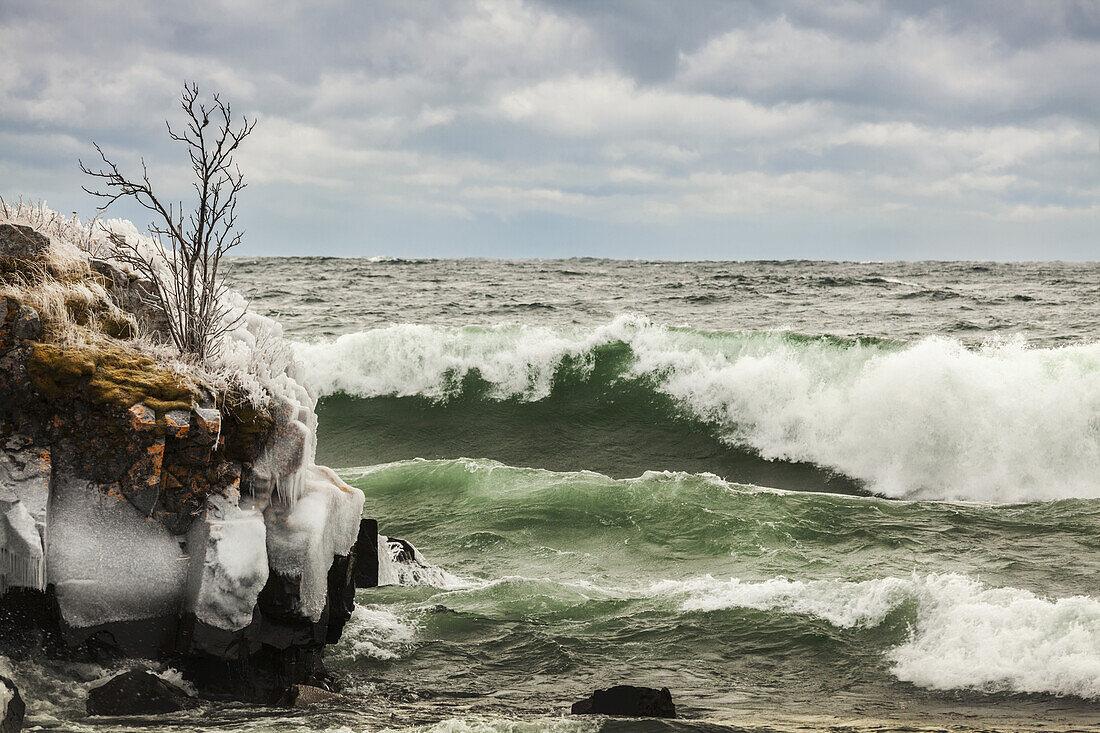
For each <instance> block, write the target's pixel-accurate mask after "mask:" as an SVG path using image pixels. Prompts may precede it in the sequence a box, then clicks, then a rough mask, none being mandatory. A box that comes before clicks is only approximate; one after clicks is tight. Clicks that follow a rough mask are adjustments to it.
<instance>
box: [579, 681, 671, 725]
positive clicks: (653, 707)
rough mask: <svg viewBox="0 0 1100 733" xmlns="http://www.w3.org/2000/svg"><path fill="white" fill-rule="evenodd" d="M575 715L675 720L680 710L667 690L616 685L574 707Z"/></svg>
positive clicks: (664, 688) (663, 688) (593, 694)
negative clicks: (677, 711)
mask: <svg viewBox="0 0 1100 733" xmlns="http://www.w3.org/2000/svg"><path fill="white" fill-rule="evenodd" d="M570 712H571V713H572V714H573V715H623V716H628V717H631V718H675V717H676V706H675V705H673V704H672V693H671V692H669V691H668V688H667V687H662V688H661V689H660V690H656V689H653V688H652V687H634V686H632V685H616V686H615V687H611V688H608V689H606V690H596V691H595V692H593V693H592V696H591V697H589V698H586V699H584V700H578V701H577V702H575V703H573V707H572V708H571V709H570Z"/></svg>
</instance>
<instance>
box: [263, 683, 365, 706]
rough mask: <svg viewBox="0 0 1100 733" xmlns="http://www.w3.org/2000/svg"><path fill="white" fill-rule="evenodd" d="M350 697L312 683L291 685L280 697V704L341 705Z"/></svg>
mask: <svg viewBox="0 0 1100 733" xmlns="http://www.w3.org/2000/svg"><path fill="white" fill-rule="evenodd" d="M347 701H348V699H347V698H346V697H344V696H343V695H337V694H336V693H335V692H329V691H328V690H323V689H321V688H320V687H313V686H312V685H291V686H290V687H289V688H287V691H286V692H285V693H283V696H282V697H281V698H280V699H279V706H280V707H284V708H307V707H310V706H311V705H339V704H340V703H346V702H347Z"/></svg>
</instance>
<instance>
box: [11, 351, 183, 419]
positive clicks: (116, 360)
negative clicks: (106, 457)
mask: <svg viewBox="0 0 1100 733" xmlns="http://www.w3.org/2000/svg"><path fill="white" fill-rule="evenodd" d="M27 371H28V373H29V375H30V378H31V383H32V384H33V385H34V388H35V389H36V390H37V391H38V392H39V394H41V395H42V396H43V397H45V398H46V399H47V400H50V401H56V400H59V399H61V398H62V397H63V396H64V395H65V394H67V393H69V392H71V391H72V390H76V389H80V388H81V387H82V386H83V387H84V389H85V390H86V392H87V395H88V397H89V398H90V399H91V400H92V402H94V403H96V404H99V405H112V406H115V407H117V408H119V409H121V410H127V409H129V408H130V407H131V406H132V405H135V404H138V403H143V404H145V405H148V406H149V407H150V408H152V409H153V410H154V411H156V413H157V415H158V416H161V415H163V414H164V413H165V412H168V411H169V410H189V409H191V406H192V404H194V403H195V402H196V400H198V399H199V395H200V391H199V386H198V385H197V384H196V383H195V382H194V380H192V379H191V378H190V377H187V376H186V375H183V374H180V373H178V372H174V371H171V370H169V369H166V368H164V367H163V366H161V365H159V364H157V363H156V362H155V361H154V360H153V359H152V358H150V357H148V356H146V355H144V354H141V353H140V352H137V351H135V350H133V349H127V348H123V347H119V346H114V345H98V346H63V345H60V344H48V343H38V344H35V345H34V347H33V349H32V350H31V354H30V356H29V358H28V359H27Z"/></svg>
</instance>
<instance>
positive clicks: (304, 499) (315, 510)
mask: <svg viewBox="0 0 1100 733" xmlns="http://www.w3.org/2000/svg"><path fill="white" fill-rule="evenodd" d="M303 473H304V475H303V476H302V477H301V478H300V479H299V480H300V481H301V488H300V489H299V492H298V499H297V501H295V502H294V503H290V502H289V501H273V502H272V503H271V505H270V506H269V507H268V508H267V510H266V511H265V512H264V518H265V521H266V524H267V551H268V557H269V558H270V561H271V567H272V568H274V569H275V570H277V571H278V572H279V573H281V574H283V575H285V576H287V577H290V578H297V579H299V580H300V586H299V587H300V596H299V604H300V605H299V611H300V613H301V614H302V615H303V616H305V617H307V618H310V619H313V620H314V621H317V620H319V619H320V617H321V611H322V610H324V606H325V599H326V593H327V589H328V571H329V567H330V566H331V565H332V560H333V558H334V557H335V556H337V555H347V554H348V553H349V552H351V548H352V545H353V544H355V540H356V538H357V536H358V533H359V517H360V515H361V514H362V512H363V492H362V491H360V490H359V489H356V488H354V487H351V486H348V485H347V484H345V483H344V482H343V481H341V480H340V478H339V477H338V476H336V474H335V473H334V472H333V471H332V470H331V469H329V468H326V467H324V466H310V467H309V468H307V469H305V471H304V472H303Z"/></svg>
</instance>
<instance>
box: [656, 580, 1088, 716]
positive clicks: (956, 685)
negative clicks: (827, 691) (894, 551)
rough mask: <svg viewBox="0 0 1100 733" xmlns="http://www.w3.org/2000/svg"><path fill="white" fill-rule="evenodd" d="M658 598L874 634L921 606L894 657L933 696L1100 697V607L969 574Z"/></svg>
mask: <svg viewBox="0 0 1100 733" xmlns="http://www.w3.org/2000/svg"><path fill="white" fill-rule="evenodd" d="M653 592H655V593H671V594H685V595H686V596H687V599H686V600H685V601H684V602H683V606H682V608H683V609H684V610H685V611H704V612H706V611H718V610H722V609H729V608H752V609H757V610H761V611H773V612H781V613H793V614H801V615H806V616H812V617H816V618H820V619H823V620H825V621H827V622H828V623H830V624H832V625H834V626H837V627H841V628H854V627H862V628H873V627H876V626H879V625H880V624H882V623H883V622H885V621H886V620H887V618H888V617H889V616H890V615H891V614H893V613H895V612H897V611H898V610H899V609H903V608H904V607H906V606H912V607H913V608H914V609H915V610H914V619H913V621H912V625H911V629H910V632H909V636H908V638H907V639H906V641H905V642H904V643H902V644H901V645H899V646H896V647H894V648H893V649H891V650H889V651H888V652H887V655H886V656H887V658H888V660H889V661H890V663H891V665H892V666H891V669H890V671H891V673H892V674H893V675H894V676H896V677H897V678H898V679H899V680H901V681H903V682H912V683H913V684H916V685H918V686H920V687H927V688H932V689H939V690H947V689H973V690H978V691H981V692H987V693H989V692H1008V693H1027V692H1032V693H1049V694H1054V695H1073V696H1077V697H1083V698H1095V697H1100V601H1097V600H1096V599H1094V598H1091V597H1089V596H1073V597H1069V598H1053V599H1052V598H1044V597H1041V596H1037V595H1035V594H1033V593H1031V592H1029V591H1026V590H1020V589H1017V588H989V587H986V586H984V585H982V583H980V582H979V581H977V580H975V579H973V578H971V577H968V576H964V575H959V574H953V573H952V574H944V575H936V574H930V575H925V576H917V575H914V576H912V577H910V578H883V579H878V580H867V581H863V582H858V583H855V582H845V581H838V580H815V581H809V582H802V581H796V580H789V579H787V578H784V577H779V578H774V579H772V580H767V581H764V582H757V583H752V582H742V581H741V580H739V579H737V578H731V579H730V580H728V581H720V580H715V579H714V578H711V577H709V576H708V577H704V578H699V579H695V580H690V581H667V582H664V583H659V584H657V585H655V586H654V587H653Z"/></svg>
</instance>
